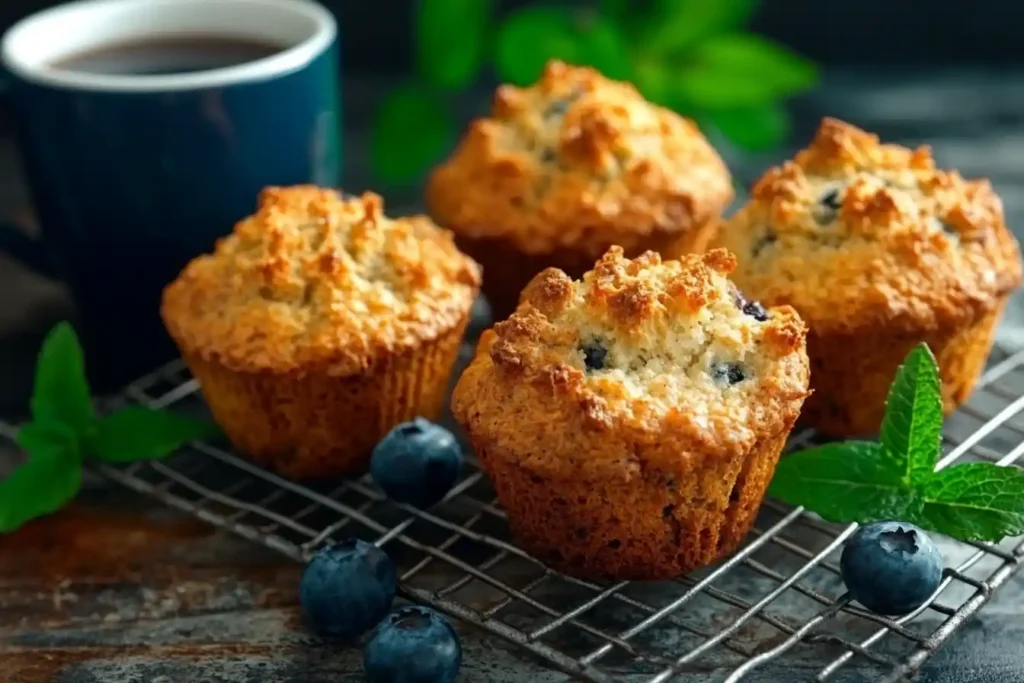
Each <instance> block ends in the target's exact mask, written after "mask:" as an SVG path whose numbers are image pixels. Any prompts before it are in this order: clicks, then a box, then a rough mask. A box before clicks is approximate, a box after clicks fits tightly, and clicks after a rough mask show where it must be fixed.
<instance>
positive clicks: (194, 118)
mask: <svg viewBox="0 0 1024 683" xmlns="http://www.w3.org/2000/svg"><path fill="white" fill-rule="evenodd" d="M189 45H194V46H195V50H191V48H189ZM211 45H212V46H213V48H214V50H213V51H214V52H217V49H219V48H218V45H219V46H220V48H224V49H221V50H220V51H221V52H224V51H225V50H226V51H227V52H232V51H235V52H237V48H238V46H239V45H248V46H250V47H252V46H262V47H261V48H260V49H259V50H257V51H255V52H252V55H250V57H249V58H248V60H247V59H246V58H245V57H237V56H236V58H234V59H235V61H223V60H222V59H221V58H222V57H223V55H221V56H217V55H214V59H216V60H219V61H216V62H213V61H211V62H209V63H205V66H204V63H203V62H202V61H198V62H195V63H191V64H189V65H175V64H174V63H173V59H180V58H185V57H188V56H189V55H190V54H191V53H192V52H196V53H200V52H203V51H207V52H208V51H209V50H210V48H211ZM147 51H148V52H150V53H152V54H150V55H149V57H150V59H151V60H152V59H156V57H155V56H154V55H155V54H156V53H157V52H160V51H162V52H165V53H168V55H165V56H166V57H167V59H168V60H172V61H167V63H166V64H162V65H161V64H158V63H156V64H150V65H148V66H147V67H145V68H143V66H142V62H138V59H137V58H138V57H139V55H140V54H141V55H143V56H145V55H146V53H147ZM154 51H155V52H154ZM200 56H201V55H200ZM338 57H339V55H338V48H337V27H336V24H335V21H334V18H333V16H332V15H331V13H330V12H329V11H327V10H326V9H325V8H323V7H322V6H320V5H319V4H316V3H315V2H311V1H309V0H84V1H82V2H76V3H72V4H68V5H63V6H58V7H55V8H53V9H49V10H46V11H43V12H41V13H39V14H36V15H33V16H31V17H29V18H27V19H24V20H23V21H21V22H19V23H17V24H16V25H15V26H13V27H12V28H11V29H10V30H8V31H7V33H6V34H5V35H4V36H3V39H2V43H0V58H2V64H3V66H4V69H5V71H6V72H7V74H8V76H9V79H10V81H11V83H10V88H9V96H10V100H11V105H12V109H13V111H14V116H15V122H16V126H17V136H18V142H19V147H20V151H21V156H22V160H23V163H24V167H25V170H26V173H27V176H28V179H29V187H30V190H31V194H32V201H33V203H34V205H35V211H36V216H37V219H38V222H39V225H40V228H41V235H42V237H41V239H40V240H39V241H35V240H32V239H29V238H27V237H25V233H23V232H18V231H17V230H14V229H10V228H4V229H2V230H0V249H6V250H7V251H8V252H9V253H11V254H13V255H14V256H16V257H17V258H19V259H20V260H22V261H24V262H26V264H28V265H29V266H31V267H34V268H35V269H36V270H40V271H42V272H44V273H46V274H53V275H56V276H57V277H59V278H60V279H62V280H63V281H64V282H66V283H67V285H68V286H69V288H70V289H71V292H72V294H73V296H74V298H75V301H76V304H77V308H78V314H79V318H80V320H79V331H80V332H81V333H82V337H83V342H84V345H85V348H86V360H87V364H88V366H89V372H90V377H91V379H92V380H93V381H94V382H95V383H98V384H99V385H100V386H101V387H103V388H107V389H110V388H116V386H117V385H118V384H119V383H122V382H125V381H127V380H130V379H132V378H134V377H135V376H137V375H138V374H140V373H143V372H146V371H148V370H151V369H154V367H155V366H156V364H158V363H159V362H161V361H163V360H165V359H169V358H171V357H172V356H173V349H172V348H171V345H170V343H169V341H168V339H167V337H166V335H165V334H164V331H163V329H162V327H161V325H160V320H159V301H160V292H161V290H162V288H163V287H164V285H166V284H167V283H168V282H169V281H170V280H172V279H173V278H174V277H175V276H176V275H177V274H178V272H179V271H180V269H181V268H182V267H183V266H184V265H185V263H187V262H188V260H189V259H191V258H192V257H194V256H196V255H197V254H200V253H202V252H205V251H209V250H210V249H211V248H212V247H213V245H214V242H215V241H216V239H217V238H218V237H221V236H223V235H225V234H226V233H228V232H230V231H231V228H232V226H233V224H234V223H235V222H236V221H237V220H238V219H239V218H241V217H243V216H245V215H246V214H248V213H250V212H251V211H252V209H253V208H254V206H255V201H256V196H257V194H258V193H259V191H260V189H261V188H263V187H265V186H267V185H289V184H298V183H315V184H318V185H325V186H336V185H337V184H338V182H339V172H340V169H339V167H340V159H339V156H340V140H339V128H340V118H341V117H340V110H339V107H340V99H339V92H338V90H339V85H340V84H339V76H338ZM133 60H134V61H133ZM239 60H241V61H239ZM193 61H194V60H193Z"/></svg>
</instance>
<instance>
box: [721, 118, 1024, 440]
mask: <svg viewBox="0 0 1024 683" xmlns="http://www.w3.org/2000/svg"><path fill="white" fill-rule="evenodd" d="M719 244H720V245H722V246H724V247H726V248H728V249H729V250H731V251H732V252H733V253H735V254H736V258H737V261H738V266H737V269H736V271H735V273H734V274H733V279H734V281H735V282H736V283H737V284H738V285H739V286H740V287H741V288H743V290H744V291H746V292H748V293H749V294H751V295H752V296H756V297H758V298H759V299H760V300H761V301H762V302H764V303H765V304H766V305H780V304H789V305H791V306H793V307H794V308H796V310H797V311H799V312H800V315H801V317H803V319H804V321H805V322H806V323H807V326H808V338H807V353H808V355H809V356H810V359H811V384H812V387H813V388H814V395H813V396H812V397H811V398H810V400H808V402H807V405H806V406H805V408H804V417H805V419H806V420H807V422H808V424H811V425H813V426H815V427H817V428H818V429H819V430H821V431H822V432H823V433H825V434H827V435H830V436H858V435H868V434H872V433H874V432H876V431H877V429H878V427H879V425H880V423H881V420H882V415H883V412H884V410H885V401H886V395H887V392H888V389H889V385H890V383H891V382H892V379H893V376H894V374H895V372H896V368H897V367H898V366H899V364H900V363H901V362H902V361H903V359H904V358H905V357H906V355H907V353H909V352H910V350H911V349H912V348H913V347H914V346H915V345H916V344H918V343H920V342H927V343H928V345H929V346H930V347H931V349H932V351H933V352H934V354H935V356H936V358H937V359H938V363H939V369H940V373H941V378H942V395H943V401H944V404H945V409H946V411H947V412H949V411H952V410H953V409H955V408H956V406H957V405H959V404H960V403H961V402H963V401H964V400H965V399H966V398H967V396H968V395H969V394H970V392H971V388H972V387H973V385H974V383H975V381H976V380H977V378H978V375H979V373H980V372H981V370H982V368H983V366H984V363H985V359H986V357H987V356H988V353H989V349H990V346H991V343H992V337H993V332H994V329H995V327H996V324H997V322H998V320H999V315H1000V312H1001V311H1002V309H1003V306H1004V304H1005V303H1006V300H1007V298H1008V296H1009V294H1010V293H1011V292H1012V291H1013V290H1014V289H1015V288H1016V287H1017V285H1018V284H1019V283H1020V279H1021V263H1020V253H1019V249H1018V246H1017V243H1016V242H1015V241H1014V239H1013V236H1012V235H1011V234H1010V232H1009V231H1008V230H1007V228H1006V225H1005V223H1004V221H1003V207H1002V204H1001V202H1000V200H999V198H998V197H997V196H996V194H995V193H994V192H993V191H992V187H991V186H990V185H989V183H988V182H987V181H985V180H965V179H964V178H962V177H961V176H960V175H959V174H958V173H956V172H955V171H944V170H940V169H937V168H936V167H935V163H934V161H933V159H932V156H931V153H930V151H929V150H928V149H927V148H920V149H916V150H910V149H906V148H904V147H899V146H896V145H889V144H880V142H879V140H878V138H877V137H876V136H874V135H871V134H869V133H866V132H864V131H862V130H859V129H857V128H855V127H853V126H851V125H848V124H845V123H842V122H840V121H836V120H834V119H826V120H824V121H823V122H822V124H821V126H820V128H819V129H818V132H817V135H816V137H815V138H814V141H813V142H812V143H811V144H810V146H809V147H808V148H807V149H805V150H803V151H802V152H800V153H799V154H797V156H796V158H795V159H794V160H793V161H789V162H786V163H784V164H783V165H781V166H779V167H777V168H773V169H771V170H769V171H768V172H767V173H766V174H765V175H764V177H762V178H761V179H760V181H758V183H757V184H756V185H755V187H754V188H753V191H752V193H751V199H750V201H749V203H748V204H747V205H746V206H745V207H743V208H742V209H741V210H740V211H739V212H738V213H737V214H736V215H735V216H734V217H733V219H732V220H730V221H729V222H728V224H727V225H726V226H725V228H724V230H723V232H722V234H721V236H720V239H719Z"/></svg>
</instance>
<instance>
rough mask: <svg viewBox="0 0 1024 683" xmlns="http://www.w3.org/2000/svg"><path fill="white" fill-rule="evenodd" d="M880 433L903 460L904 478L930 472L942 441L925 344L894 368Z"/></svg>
mask: <svg viewBox="0 0 1024 683" xmlns="http://www.w3.org/2000/svg"><path fill="white" fill-rule="evenodd" d="M879 436H880V440H881V442H882V445H883V446H884V447H885V450H886V451H887V452H888V453H889V455H890V456H891V457H893V458H894V459H896V460H897V461H898V462H900V463H903V471H904V473H903V479H904V481H906V482H908V483H911V482H918V481H924V480H925V479H927V478H929V477H930V476H931V474H932V472H933V471H934V470H935V461H936V460H937V459H938V456H939V449H940V448H941V444H942V392H941V390H940V388H939V368H938V365H937V364H936V362H935V356H933V355H932V352H931V351H930V350H929V349H928V346H927V345H926V344H919V345H918V346H916V347H915V348H914V349H913V350H912V351H911V352H910V353H909V354H908V355H907V358H906V360H904V361H903V364H902V365H901V366H900V367H899V369H897V370H896V377H895V379H893V383H892V387H890V389H889V397H888V399H886V403H885V417H884V418H883V420H882V426H881V431H880V435H879Z"/></svg>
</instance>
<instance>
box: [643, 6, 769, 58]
mask: <svg viewBox="0 0 1024 683" xmlns="http://www.w3.org/2000/svg"><path fill="white" fill-rule="evenodd" d="M758 4H759V3H758V2H756V0H714V1H713V2H708V1H707V0H655V2H654V12H653V16H652V22H651V26H650V27H649V29H648V31H647V32H646V36H645V37H644V39H643V40H642V41H641V43H640V45H641V49H642V50H643V51H644V52H647V53H651V54H659V55H681V54H684V53H686V52H687V51H688V50H689V49H690V48H692V47H693V46H695V45H697V44H699V43H701V42H702V41H704V40H705V39H707V38H709V37H711V36H714V35H719V34H721V33H724V32H726V31H730V30H732V29H735V28H737V27H739V26H742V25H744V24H746V23H747V22H748V21H749V20H750V18H751V17H752V16H753V14H754V12H755V11H756V10H757V6H758Z"/></svg>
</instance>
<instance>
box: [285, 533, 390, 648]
mask: <svg viewBox="0 0 1024 683" xmlns="http://www.w3.org/2000/svg"><path fill="white" fill-rule="evenodd" d="M396 590H398V575H397V572H396V571H395V565H394V563H393V562H392V561H391V558H389V557H388V556H387V554H385V552H384V551H383V550H381V549H380V548H378V547H377V546H375V545H372V544H370V543H366V542H365V541H360V540H357V539H348V540H345V541H342V542H341V543H338V544H336V545H331V546H326V547H324V548H321V549H320V550H319V551H318V552H317V553H316V554H315V555H314V556H313V558H312V559H311V560H310V561H309V563H308V564H307V565H306V569H305V570H304V571H303V572H302V582H301V584H300V586H299V599H300V601H301V602H302V608H303V610H305V612H306V616H307V618H308V619H309V621H310V623H311V624H312V626H313V628H314V629H315V630H316V632H317V633H320V634H321V635H325V636H335V637H338V638H346V639H349V638H355V637H356V636H358V635H360V634H362V633H364V632H366V631H368V630H370V629H371V628H373V627H374V626H376V625H377V624H378V623H379V622H380V620H381V619H383V618H384V616H385V615H387V613H388V610H390V609H391V604H392V603H393V602H394V601H395V591H396Z"/></svg>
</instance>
